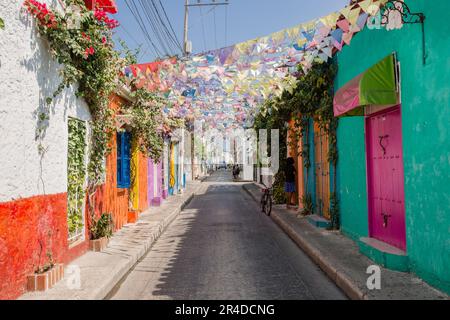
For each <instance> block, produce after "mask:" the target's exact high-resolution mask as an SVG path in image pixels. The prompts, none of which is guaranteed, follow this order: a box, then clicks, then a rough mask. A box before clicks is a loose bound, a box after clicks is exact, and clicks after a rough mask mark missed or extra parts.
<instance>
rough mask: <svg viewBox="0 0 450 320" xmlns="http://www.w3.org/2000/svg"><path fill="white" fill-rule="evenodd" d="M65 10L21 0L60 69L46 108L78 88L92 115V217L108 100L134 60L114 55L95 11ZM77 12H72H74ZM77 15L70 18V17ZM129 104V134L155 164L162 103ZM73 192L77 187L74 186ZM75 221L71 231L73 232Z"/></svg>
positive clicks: (142, 99)
mask: <svg viewBox="0 0 450 320" xmlns="http://www.w3.org/2000/svg"><path fill="white" fill-rule="evenodd" d="M63 1H64V4H65V10H64V11H63V12H60V11H58V12H57V11H53V10H51V9H49V8H48V7H47V5H46V4H43V3H41V2H39V1H37V0H25V1H24V7H25V8H26V10H27V11H28V12H29V13H30V14H31V15H32V16H33V17H35V19H36V22H37V28H38V31H39V33H40V34H41V35H42V36H43V37H45V38H46V39H47V41H48V43H49V45H50V48H51V53H52V56H53V57H54V58H55V60H57V61H58V62H59V63H60V64H61V65H63V66H64V67H63V68H61V70H60V71H59V73H60V76H61V79H62V80H61V83H60V84H59V85H58V87H57V88H55V91H54V93H53V95H52V96H51V97H47V99H46V103H47V104H51V103H52V102H53V99H54V98H56V97H57V96H58V95H59V94H60V93H62V91H63V90H64V89H65V88H68V87H70V86H71V85H74V84H76V83H77V84H78V87H77V88H78V90H77V96H79V97H83V98H84V100H85V101H86V102H87V104H88V106H89V109H90V113H91V118H92V119H91V129H92V130H91V134H90V140H91V141H90V148H89V150H90V154H89V163H88V167H87V171H88V187H87V192H88V208H89V214H90V216H91V218H92V217H93V216H94V215H95V209H94V208H95V203H94V202H95V194H96V192H97V188H98V186H99V185H101V184H102V183H103V177H104V170H105V168H104V167H105V166H104V160H105V157H106V155H107V154H108V152H109V151H110V145H109V142H110V141H111V138H112V136H113V134H114V132H115V131H116V127H115V111H114V110H112V109H111V108H110V97H111V95H112V94H113V93H114V91H115V90H116V88H117V86H118V85H120V84H123V83H124V82H121V80H120V77H119V75H120V74H121V71H122V70H123V69H124V68H125V66H126V65H127V64H128V63H132V62H135V61H136V59H135V57H134V58H131V59H130V57H131V56H132V55H133V53H132V52H131V51H130V50H127V51H125V55H126V57H125V58H122V57H121V54H120V52H118V51H116V50H115V49H114V47H115V45H114V42H113V40H112V31H113V29H114V28H116V27H117V26H118V23H117V21H115V20H114V19H110V18H109V17H108V16H107V14H106V13H105V12H103V11H102V10H99V9H94V10H89V9H88V8H87V7H86V5H85V2H84V1H83V0H63ZM73 8H76V10H73ZM75 11H76V12H77V14H75V13H74V12H75ZM133 97H134V99H133V102H132V103H130V104H128V105H127V106H126V110H124V111H123V112H124V113H127V114H129V115H131V117H132V119H133V121H132V123H131V126H132V130H133V134H134V135H135V136H136V137H137V139H138V143H139V144H140V146H141V149H143V150H145V152H146V154H147V155H149V156H150V157H155V158H159V157H160V154H161V150H162V142H161V139H160V137H159V136H158V134H159V133H158V131H157V130H156V126H157V124H161V123H162V121H160V120H159V118H158V108H159V107H160V105H161V104H160V102H161V101H162V100H161V99H159V100H158V99H157V98H156V95H151V94H150V93H148V92H145V90H136V91H135V92H133ZM74 188H77V186H74ZM77 225H78V222H77V221H74V223H73V225H71V226H70V228H71V229H74V228H76V226H77Z"/></svg>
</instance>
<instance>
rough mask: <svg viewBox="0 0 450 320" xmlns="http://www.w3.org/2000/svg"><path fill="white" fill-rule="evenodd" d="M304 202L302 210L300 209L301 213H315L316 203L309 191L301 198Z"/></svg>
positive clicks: (305, 214) (304, 214)
mask: <svg viewBox="0 0 450 320" xmlns="http://www.w3.org/2000/svg"><path fill="white" fill-rule="evenodd" d="M300 201H301V203H302V207H303V208H302V210H301V211H300V214H301V215H302V216H307V215H310V214H313V213H314V204H313V201H312V197H311V194H309V193H307V194H305V195H304V196H303V197H302V198H301V199H300Z"/></svg>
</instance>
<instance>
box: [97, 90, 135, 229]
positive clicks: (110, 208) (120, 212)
mask: <svg viewBox="0 0 450 320" xmlns="http://www.w3.org/2000/svg"><path fill="white" fill-rule="evenodd" d="M124 103H125V100H124V99H122V98H120V97H118V96H113V97H112V99H111V104H110V107H111V108H112V109H113V110H116V111H117V110H119V109H120V106H121V105H122V104H124ZM116 140H117V139H116V135H115V134H113V136H112V138H111V144H110V148H111V152H110V153H109V154H108V156H107V158H106V179H105V184H104V185H102V186H101V187H100V188H98V191H97V194H96V212H97V214H102V213H111V214H112V217H113V220H114V225H115V229H116V230H118V229H120V228H122V226H123V225H124V224H126V223H127V217H128V206H129V203H128V201H129V200H128V189H119V188H117V141H116Z"/></svg>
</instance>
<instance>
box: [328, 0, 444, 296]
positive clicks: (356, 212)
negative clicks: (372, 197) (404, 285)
mask: <svg viewBox="0 0 450 320" xmlns="http://www.w3.org/2000/svg"><path fill="white" fill-rule="evenodd" d="M432 2H433V3H432V5H430V1H425V0H416V1H408V2H407V3H408V4H409V6H410V8H411V11H412V12H422V13H424V14H425V16H426V22H425V33H426V34H425V36H426V48H427V49H426V53H427V55H428V58H427V63H426V65H423V64H422V33H421V26H420V24H416V25H405V26H404V27H403V29H402V30H397V31H389V32H387V31H385V30H368V29H366V30H365V31H363V32H361V33H359V34H358V35H357V36H356V37H355V38H354V39H353V41H352V43H351V45H350V46H348V47H345V48H344V49H343V51H342V52H341V53H340V54H339V55H338V63H339V72H338V76H337V80H336V84H337V88H339V87H341V86H342V85H344V84H345V83H346V82H347V81H349V80H351V79H352V78H353V77H355V76H357V75H358V74H359V73H361V72H363V71H364V70H366V69H367V68H369V67H370V66H371V65H373V64H375V63H376V62H378V61H379V60H381V59H382V58H384V57H385V56H387V55H388V54H390V53H392V52H393V51H396V52H397V54H398V58H399V61H400V63H401V81H402V130H403V157H404V171H405V203H406V232H407V253H408V256H409V258H410V262H411V268H412V270H413V271H414V272H415V273H417V274H418V275H419V276H421V277H422V278H424V279H425V280H427V281H428V282H430V283H431V284H433V285H435V286H438V287H439V288H442V289H444V290H446V291H447V292H450V272H449V268H450V214H449V209H450V184H449V181H450V138H449V126H448V123H449V119H450V55H449V52H450V42H449V41H448V35H449V34H450V24H449V23H448V0H434V1H432ZM338 135H339V136H338V141H339V145H338V147H339V155H340V166H339V168H340V172H339V179H338V182H339V189H340V199H341V213H342V222H343V225H342V227H343V229H344V230H347V232H348V233H351V234H353V235H356V236H360V235H366V234H367V198H366V191H365V189H366V183H365V165H364V162H365V158H364V157H365V156H364V152H363V151H364V125H363V119H362V118H359V119H358V118H355V119H344V120H342V121H341V123H340V126H339V130H338Z"/></svg>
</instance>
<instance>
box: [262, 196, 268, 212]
mask: <svg viewBox="0 0 450 320" xmlns="http://www.w3.org/2000/svg"><path fill="white" fill-rule="evenodd" d="M266 198H267V194H265V193H264V194H263V195H262V197H261V211H262V212H264V213H265V212H266V204H267V199H266Z"/></svg>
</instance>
